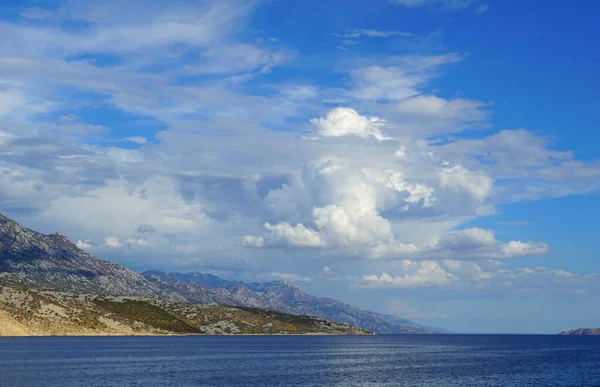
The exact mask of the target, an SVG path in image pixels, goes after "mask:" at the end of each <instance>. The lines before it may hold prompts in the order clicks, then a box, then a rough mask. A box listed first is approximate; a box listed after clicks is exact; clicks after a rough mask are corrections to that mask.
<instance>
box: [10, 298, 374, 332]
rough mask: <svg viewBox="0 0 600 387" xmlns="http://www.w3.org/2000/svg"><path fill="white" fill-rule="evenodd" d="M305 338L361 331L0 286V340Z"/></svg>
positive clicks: (262, 313) (268, 315) (274, 315)
mask: <svg viewBox="0 0 600 387" xmlns="http://www.w3.org/2000/svg"><path fill="white" fill-rule="evenodd" d="M172 334H217V335H221V334H222V335H226V334H262V335H264V334H271V335H273V334H275V335H281V334H305V335H318V334H321V335H370V334H372V333H371V332H368V331H366V330H364V329H360V328H353V327H351V326H349V325H345V324H338V323H334V322H331V321H326V320H323V319H318V318H315V317H307V316H293V315H289V314H284V313H278V312H272V311H266V310H261V309H254V308H243V307H239V308H232V307H229V306H222V305H192V304H185V303H173V302H168V301H163V300H157V299H153V298H142V297H115V296H101V295H90V294H73V293H63V292H55V291H35V290H31V289H29V290H25V289H14V288H10V287H0V336H37V335H41V336H81V335H86V336H87V335H94V336H105V335H172Z"/></svg>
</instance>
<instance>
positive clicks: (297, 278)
mask: <svg viewBox="0 0 600 387" xmlns="http://www.w3.org/2000/svg"><path fill="white" fill-rule="evenodd" d="M271 275H272V276H273V277H275V278H280V279H282V280H284V281H291V282H309V281H310V278H309V277H304V276H301V275H298V274H293V273H277V272H272V273H271Z"/></svg>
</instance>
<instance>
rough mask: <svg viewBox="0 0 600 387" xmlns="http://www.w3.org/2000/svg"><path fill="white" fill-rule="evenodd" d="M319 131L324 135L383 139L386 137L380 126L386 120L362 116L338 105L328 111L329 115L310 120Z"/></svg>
mask: <svg viewBox="0 0 600 387" xmlns="http://www.w3.org/2000/svg"><path fill="white" fill-rule="evenodd" d="M310 123H311V124H313V125H314V126H315V127H316V128H317V130H318V133H319V134H320V135H321V136H324V137H340V136H356V137H362V138H366V137H370V136H373V137H375V138H376V139H377V140H379V141H382V140H384V139H385V137H384V136H383V135H382V134H381V131H380V128H381V127H382V126H384V124H385V121H383V120H382V119H380V118H377V117H371V118H367V117H365V116H361V115H360V114H358V112H357V111H356V110H354V109H350V108H344V107H338V108H335V109H333V110H331V111H330V112H329V113H327V116H325V117H321V118H313V119H312V120H310Z"/></svg>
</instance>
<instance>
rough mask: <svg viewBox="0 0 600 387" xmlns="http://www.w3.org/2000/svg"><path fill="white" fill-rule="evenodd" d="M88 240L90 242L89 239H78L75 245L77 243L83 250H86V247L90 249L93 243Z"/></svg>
mask: <svg viewBox="0 0 600 387" xmlns="http://www.w3.org/2000/svg"><path fill="white" fill-rule="evenodd" d="M88 242H89V241H81V240H78V241H77V242H76V243H75V245H76V246H77V247H79V248H80V249H82V250H86V249H89V248H90V247H92V245H91V244H89V243H88Z"/></svg>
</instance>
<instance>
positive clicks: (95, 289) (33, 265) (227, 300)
mask: <svg viewBox="0 0 600 387" xmlns="http://www.w3.org/2000/svg"><path fill="white" fill-rule="evenodd" d="M0 285H5V286H12V287H26V288H33V289H48V290H55V291H62V292H71V293H90V294H103V295H113V296H135V297H146V298H155V299H160V300H165V301H172V302H189V303H196V304H200V303H201V304H206V303H216V304H221V305H231V306H242V307H253V308H261V309H269V310H274V311H279V312H283V313H288V314H294V315H308V316H315V317H320V318H324V319H327V320H332V321H336V322H339V323H346V324H350V325H352V326H355V327H360V328H364V329H367V330H369V331H372V332H375V333H378V334H394V333H441V332H444V331H443V330H438V329H436V328H428V327H424V326H421V325H419V324H416V323H414V322H412V321H409V320H406V319H403V318H400V317H396V316H389V315H384V314H379V313H374V312H369V311H365V310H362V309H360V308H357V307H355V306H352V305H348V304H345V303H343V302H341V301H339V300H335V299H330V298H318V297H313V296H311V295H309V294H307V293H305V292H304V291H302V289H300V288H299V287H297V286H295V285H292V284H289V283H287V282H282V281H275V282H268V283H241V282H232V281H227V280H224V279H222V278H219V277H216V276H213V275H210V274H204V273H187V274H183V273H169V272H159V271H147V272H145V273H143V275H142V274H139V273H136V272H134V271H132V270H130V269H128V268H126V267H124V266H122V265H118V264H115V263H111V262H107V261H103V260H101V259H99V258H96V257H94V256H92V255H90V254H88V253H86V252H85V251H83V250H81V249H79V248H78V247H77V246H76V245H75V244H73V243H72V242H71V241H70V240H69V239H68V238H67V237H66V236H65V235H63V234H60V233H54V234H50V235H44V234H41V233H39V232H36V231H33V230H30V229H27V228H25V227H22V226H21V225H19V224H18V223H17V222H15V221H13V220H11V219H9V218H7V217H5V216H3V215H2V214H0Z"/></svg>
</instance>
